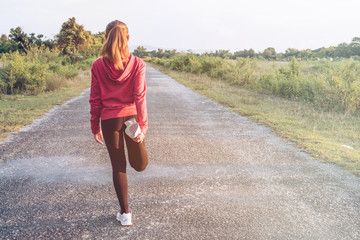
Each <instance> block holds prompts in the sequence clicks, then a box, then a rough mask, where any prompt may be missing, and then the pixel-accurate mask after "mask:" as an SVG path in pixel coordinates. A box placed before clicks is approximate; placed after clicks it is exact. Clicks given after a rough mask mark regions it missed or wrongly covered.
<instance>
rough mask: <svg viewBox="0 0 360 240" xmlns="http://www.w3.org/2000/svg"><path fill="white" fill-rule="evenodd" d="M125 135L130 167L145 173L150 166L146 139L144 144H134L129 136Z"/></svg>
mask: <svg viewBox="0 0 360 240" xmlns="http://www.w3.org/2000/svg"><path fill="white" fill-rule="evenodd" d="M124 135H125V141H126V146H127V150H128V155H129V163H130V166H131V167H132V168H134V169H135V170H136V171H138V172H141V171H144V170H145V168H146V167H147V165H148V154H147V151H146V147H145V139H144V141H143V142H142V143H137V142H134V141H133V140H132V139H131V138H130V137H129V136H128V135H126V134H124Z"/></svg>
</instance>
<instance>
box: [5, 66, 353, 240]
mask: <svg viewBox="0 0 360 240" xmlns="http://www.w3.org/2000/svg"><path fill="white" fill-rule="evenodd" d="M147 84H148V110H149V123H150V124H149V126H150V127H149V131H148V134H147V147H148V151H149V157H150V164H149V167H148V169H147V170H146V171H145V172H143V173H137V172H135V171H133V170H131V169H129V174H128V176H129V191H130V196H129V198H130V207H131V208H132V209H133V214H134V225H133V226H132V227H129V228H123V227H121V226H120V225H119V223H118V222H117V221H116V220H115V213H116V211H117V209H118V207H117V200H116V197H115V192H114V190H113V186H112V183H111V169H110V164H109V160H108V156H107V152H106V150H105V148H104V147H102V146H100V145H98V144H96V143H95V142H94V141H93V139H92V135H91V133H90V126H89V104H88V92H85V93H84V94H83V95H82V96H80V97H78V98H76V99H74V100H73V101H71V102H68V103H67V104H65V105H63V106H60V107H58V108H56V109H54V110H53V111H51V112H50V113H49V114H47V115H46V116H45V117H44V118H43V119H41V120H39V121H36V122H35V123H34V124H32V125H31V126H29V127H27V128H25V129H24V130H22V131H20V132H18V133H16V134H13V135H12V136H11V137H10V138H9V139H7V140H6V141H4V142H3V143H2V144H1V145H0V154H1V157H0V158H1V160H0V161H2V163H0V204H1V206H0V236H1V238H2V239H360V181H359V178H357V177H355V176H354V175H352V174H350V173H347V172H344V171H343V170H341V169H340V168H338V167H336V166H333V165H330V164H324V163H320V162H319V161H315V160H309V157H308V155H306V154H305V153H302V152H300V151H299V150H297V149H296V148H295V147H293V146H292V145H291V144H288V143H285V142H284V141H282V140H281V139H280V138H279V137H277V136H276V135H275V134H273V133H272V132H271V131H270V130H269V129H268V128H266V127H263V126H259V125H257V124H254V123H252V122H251V121H249V120H248V119H246V118H244V117H241V116H239V115H237V114H235V113H231V112H229V111H227V110H226V109H225V108H223V107H221V106H220V105H219V104H217V103H214V102H212V101H210V100H209V99H206V98H205V97H202V96H199V95H197V94H195V93H193V92H192V91H190V90H189V89H188V88H186V87H184V86H182V85H180V84H178V83H176V82H175V81H174V80H173V79H171V78H170V77H168V76H166V75H163V74H162V73H159V72H158V71H156V70H154V69H153V68H151V67H148V69H147Z"/></svg>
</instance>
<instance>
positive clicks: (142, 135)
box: [133, 133, 145, 143]
mask: <svg viewBox="0 0 360 240" xmlns="http://www.w3.org/2000/svg"><path fill="white" fill-rule="evenodd" d="M144 138H145V134H143V133H140V134H139V135H137V136H136V137H135V138H133V141H134V142H137V143H142V142H143V141H144Z"/></svg>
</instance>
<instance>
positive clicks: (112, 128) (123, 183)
mask: <svg viewBox="0 0 360 240" xmlns="http://www.w3.org/2000/svg"><path fill="white" fill-rule="evenodd" d="M130 118H135V119H137V117H136V115H134V116H126V117H118V118H111V119H107V120H102V121H101V129H102V133H103V137H104V140H105V144H106V147H107V150H108V152H109V156H110V160H111V165H112V169H113V182H114V187H115V191H116V195H117V197H118V199H119V204H120V207H121V212H122V213H128V212H129V206H128V183H127V176H126V157H125V149H124V137H123V136H125V141H126V146H127V150H128V157H129V163H130V166H131V167H133V168H134V169H135V170H136V171H138V172H141V171H143V170H145V168H146V166H147V164H148V155H147V151H146V148H145V140H144V141H143V142H142V143H137V142H134V141H133V140H132V139H131V138H130V137H129V136H128V135H127V134H124V130H125V128H126V126H125V124H124V122H125V121H127V120H128V119H130Z"/></svg>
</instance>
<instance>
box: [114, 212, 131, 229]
mask: <svg viewBox="0 0 360 240" xmlns="http://www.w3.org/2000/svg"><path fill="white" fill-rule="evenodd" d="M116 219H117V220H118V221H119V222H120V223H121V225H122V226H131V225H132V221H131V210H130V212H129V213H120V211H119V212H118V213H117V214H116Z"/></svg>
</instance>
